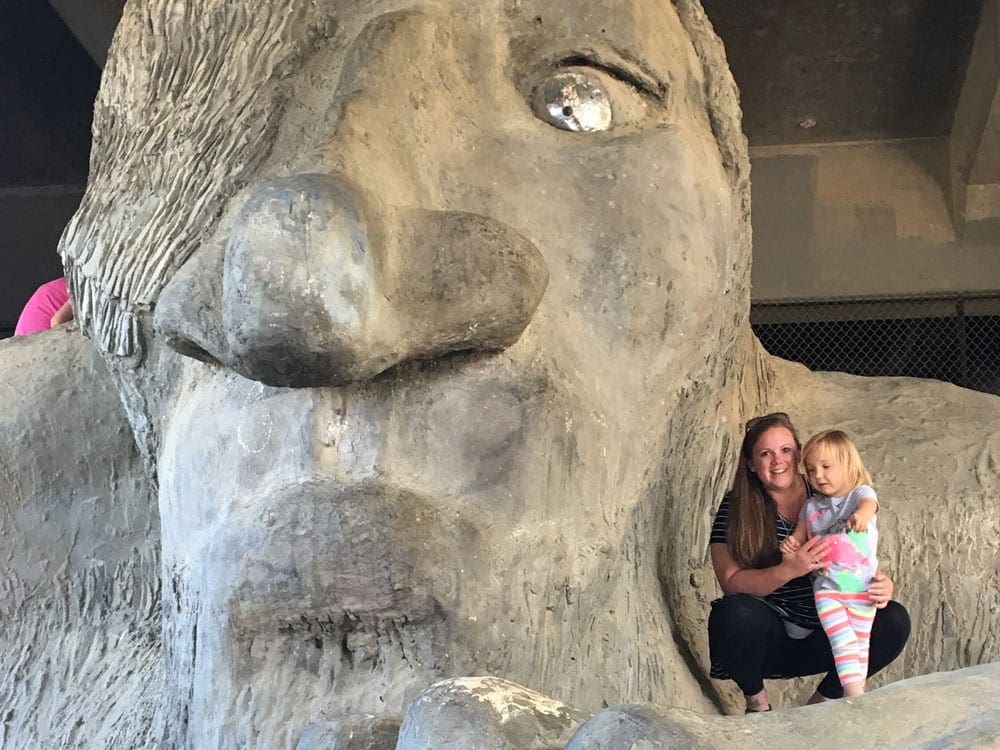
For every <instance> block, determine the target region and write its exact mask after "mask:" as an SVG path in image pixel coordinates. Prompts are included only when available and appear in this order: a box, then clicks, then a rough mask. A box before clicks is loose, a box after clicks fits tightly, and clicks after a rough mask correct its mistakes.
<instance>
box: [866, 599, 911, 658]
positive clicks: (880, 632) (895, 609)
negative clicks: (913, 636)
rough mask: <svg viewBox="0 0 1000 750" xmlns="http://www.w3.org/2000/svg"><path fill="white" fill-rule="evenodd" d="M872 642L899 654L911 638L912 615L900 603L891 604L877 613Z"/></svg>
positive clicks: (873, 625)
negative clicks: (876, 642)
mask: <svg viewBox="0 0 1000 750" xmlns="http://www.w3.org/2000/svg"><path fill="white" fill-rule="evenodd" d="M871 637H872V640H873V641H875V640H877V641H879V643H880V645H884V646H886V647H889V649H890V650H892V651H895V653H897V654H898V653H899V652H900V651H902V649H903V646H904V645H905V643H906V641H907V639H908V638H909V637H910V613H909V612H907V611H906V607H904V606H903V605H902V604H900V603H899V602H895V601H892V602H889V603H888V604H886V605H885V607H884V608H883V609H880V610H877V611H876V612H875V621H874V622H873V623H872V634H871ZM894 655H895V654H894Z"/></svg>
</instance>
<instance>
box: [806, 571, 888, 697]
mask: <svg viewBox="0 0 1000 750" xmlns="http://www.w3.org/2000/svg"><path fill="white" fill-rule="evenodd" d="M816 612H817V613H818V614H819V622H820V625H822V626H823V630H824V631H826V636H827V638H829V639H830V646H831V648H832V649H833V663H834V666H836V668H837V676H838V677H840V684H841V685H850V684H851V683H855V682H864V681H865V678H866V677H867V676H868V644H869V642H870V640H871V632H872V621H873V620H874V619H875V605H874V604H872V600H871V599H870V598H869V596H868V592H867V591H861V592H859V593H848V592H845V591H826V590H820V591H817V592H816Z"/></svg>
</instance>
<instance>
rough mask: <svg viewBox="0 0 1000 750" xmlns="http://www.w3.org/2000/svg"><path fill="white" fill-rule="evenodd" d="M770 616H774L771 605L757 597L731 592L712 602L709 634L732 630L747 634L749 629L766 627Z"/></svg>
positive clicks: (709, 616)
mask: <svg viewBox="0 0 1000 750" xmlns="http://www.w3.org/2000/svg"><path fill="white" fill-rule="evenodd" d="M769 616H773V615H771V609H770V607H768V606H767V605H766V604H765V603H764V602H762V601H761V600H760V599H758V598H757V597H755V596H751V595H750V594H729V595H727V596H724V597H722V598H721V599H717V600H716V601H714V602H712V611H711V612H710V613H709V615H708V631H709V634H712V633H721V632H731V631H735V632H738V633H743V634H745V633H746V632H747V631H749V630H753V629H757V628H761V629H762V628H763V627H766V623H767V618H768V617H769ZM755 626H756V627H755Z"/></svg>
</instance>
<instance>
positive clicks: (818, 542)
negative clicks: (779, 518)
mask: <svg viewBox="0 0 1000 750" xmlns="http://www.w3.org/2000/svg"><path fill="white" fill-rule="evenodd" d="M829 548H830V543H829V542H828V541H827V540H826V539H824V538H823V537H819V536H816V537H813V538H812V539H809V540H808V541H806V542H805V543H804V544H803V545H802V546H801V547H799V548H798V549H797V550H795V551H794V552H792V553H791V554H787V555H784V556H783V557H782V559H781V562H780V563H778V564H777V565H772V566H771V567H770V568H744V567H741V566H740V564H739V563H737V562H736V561H735V560H734V559H733V557H732V555H730V554H729V547H728V546H727V545H725V544H721V543H719V542H715V543H714V544H712V545H711V550H712V567H713V568H714V569H715V577H716V578H718V579H719V585H720V586H721V587H722V591H723V593H726V594H753V595H754V596H767V595H768V594H770V593H771V592H773V591H774V590H775V589H778V588H781V587H782V586H784V585H785V584H786V583H788V582H789V581H790V580H792V579H793V578H798V577H799V576H804V575H805V574H806V573H811V572H812V571H814V570H819V569H820V568H822V567H823V563H822V558H823V557H825V556H826V553H827V552H828V551H829Z"/></svg>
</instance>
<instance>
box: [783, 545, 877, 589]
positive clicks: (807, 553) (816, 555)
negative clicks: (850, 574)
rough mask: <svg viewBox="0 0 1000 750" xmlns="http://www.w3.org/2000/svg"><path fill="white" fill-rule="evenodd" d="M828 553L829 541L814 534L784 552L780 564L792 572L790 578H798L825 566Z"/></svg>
mask: <svg viewBox="0 0 1000 750" xmlns="http://www.w3.org/2000/svg"><path fill="white" fill-rule="evenodd" d="M782 552H784V550H782ZM829 553H830V541H829V540H828V539H826V538H825V537H821V536H814V537H813V538H812V539H807V540H806V541H805V543H804V544H802V545H801V546H799V548H798V549H796V550H793V551H792V552H790V553H785V555H784V558H783V559H782V561H781V564H782V565H785V566H786V567H787V568H788V570H789V571H790V572H791V573H792V578H798V577H799V576H804V575H806V574H807V573H813V572H815V571H817V570H822V569H823V568H825V567H826V563H824V562H823V560H824V558H826V556H827V555H828V554H829ZM873 580H874V579H873Z"/></svg>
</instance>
